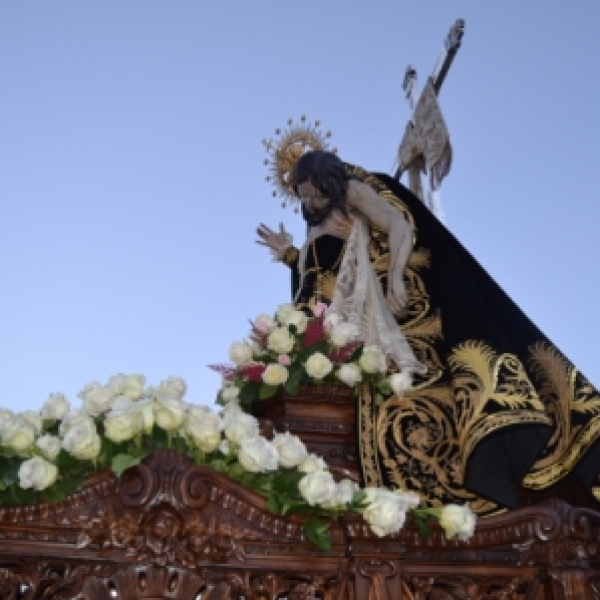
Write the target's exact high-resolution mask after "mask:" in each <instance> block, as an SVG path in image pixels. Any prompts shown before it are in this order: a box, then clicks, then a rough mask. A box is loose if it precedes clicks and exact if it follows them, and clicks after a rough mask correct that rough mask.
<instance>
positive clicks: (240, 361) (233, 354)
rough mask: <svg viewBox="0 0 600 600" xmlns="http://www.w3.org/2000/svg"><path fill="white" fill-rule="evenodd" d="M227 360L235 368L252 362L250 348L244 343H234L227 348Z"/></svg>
mask: <svg viewBox="0 0 600 600" xmlns="http://www.w3.org/2000/svg"><path fill="white" fill-rule="evenodd" d="M229 359H230V360H231V362H232V363H233V364H234V365H236V366H237V367H243V366H244V365H247V364H250V363H251V362H252V346H250V344H247V343H246V342H234V343H233V344H231V346H229Z"/></svg>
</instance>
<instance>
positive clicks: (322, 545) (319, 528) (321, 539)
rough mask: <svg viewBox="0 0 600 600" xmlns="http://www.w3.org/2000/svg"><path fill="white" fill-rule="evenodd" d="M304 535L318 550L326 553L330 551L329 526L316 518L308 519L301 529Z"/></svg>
mask: <svg viewBox="0 0 600 600" xmlns="http://www.w3.org/2000/svg"><path fill="white" fill-rule="evenodd" d="M302 531H303V532H304V535H305V536H306V537H307V538H308V539H309V540H310V541H311V542H312V543H313V544H314V545H315V546H316V547H317V548H318V549H319V550H323V551H324V552H327V551H328V550H331V536H330V535H329V524H328V523H326V522H325V521H322V520H321V519H318V518H317V517H308V519H306V521H305V522H304V525H303V527H302Z"/></svg>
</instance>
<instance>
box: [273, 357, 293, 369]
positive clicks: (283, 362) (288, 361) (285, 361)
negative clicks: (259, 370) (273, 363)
mask: <svg viewBox="0 0 600 600" xmlns="http://www.w3.org/2000/svg"><path fill="white" fill-rule="evenodd" d="M277 362H278V363H279V364H280V365H283V366H284V367H289V366H290V365H291V364H292V359H291V358H290V357H289V356H288V355H287V354H280V355H279V357H278V358H277Z"/></svg>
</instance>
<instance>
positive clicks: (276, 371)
mask: <svg viewBox="0 0 600 600" xmlns="http://www.w3.org/2000/svg"><path fill="white" fill-rule="evenodd" d="M288 375H289V373H288V370H287V369H286V368H285V367H284V366H283V365H279V364H276V363H273V364H270V365H268V366H267V368H266V369H265V370H264V371H263V374H262V375H261V377H262V380H263V381H264V382H265V383H266V384H267V385H274V386H277V385H281V384H282V383H285V382H286V381H287V378H288Z"/></svg>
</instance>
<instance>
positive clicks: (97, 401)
mask: <svg viewBox="0 0 600 600" xmlns="http://www.w3.org/2000/svg"><path fill="white" fill-rule="evenodd" d="M77 397H78V398H81V400H82V401H83V408H84V410H85V411H86V412H87V413H88V414H89V415H91V416H92V417H98V416H100V415H101V414H104V413H105V412H108V411H109V410H110V409H111V408H112V405H113V401H114V399H115V393H114V392H113V390H112V389H111V388H110V387H108V386H103V385H100V384H99V383H98V382H97V381H92V382H91V383H88V384H87V385H86V386H85V387H84V388H83V389H82V390H81V391H80V392H79V393H78V394H77Z"/></svg>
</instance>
